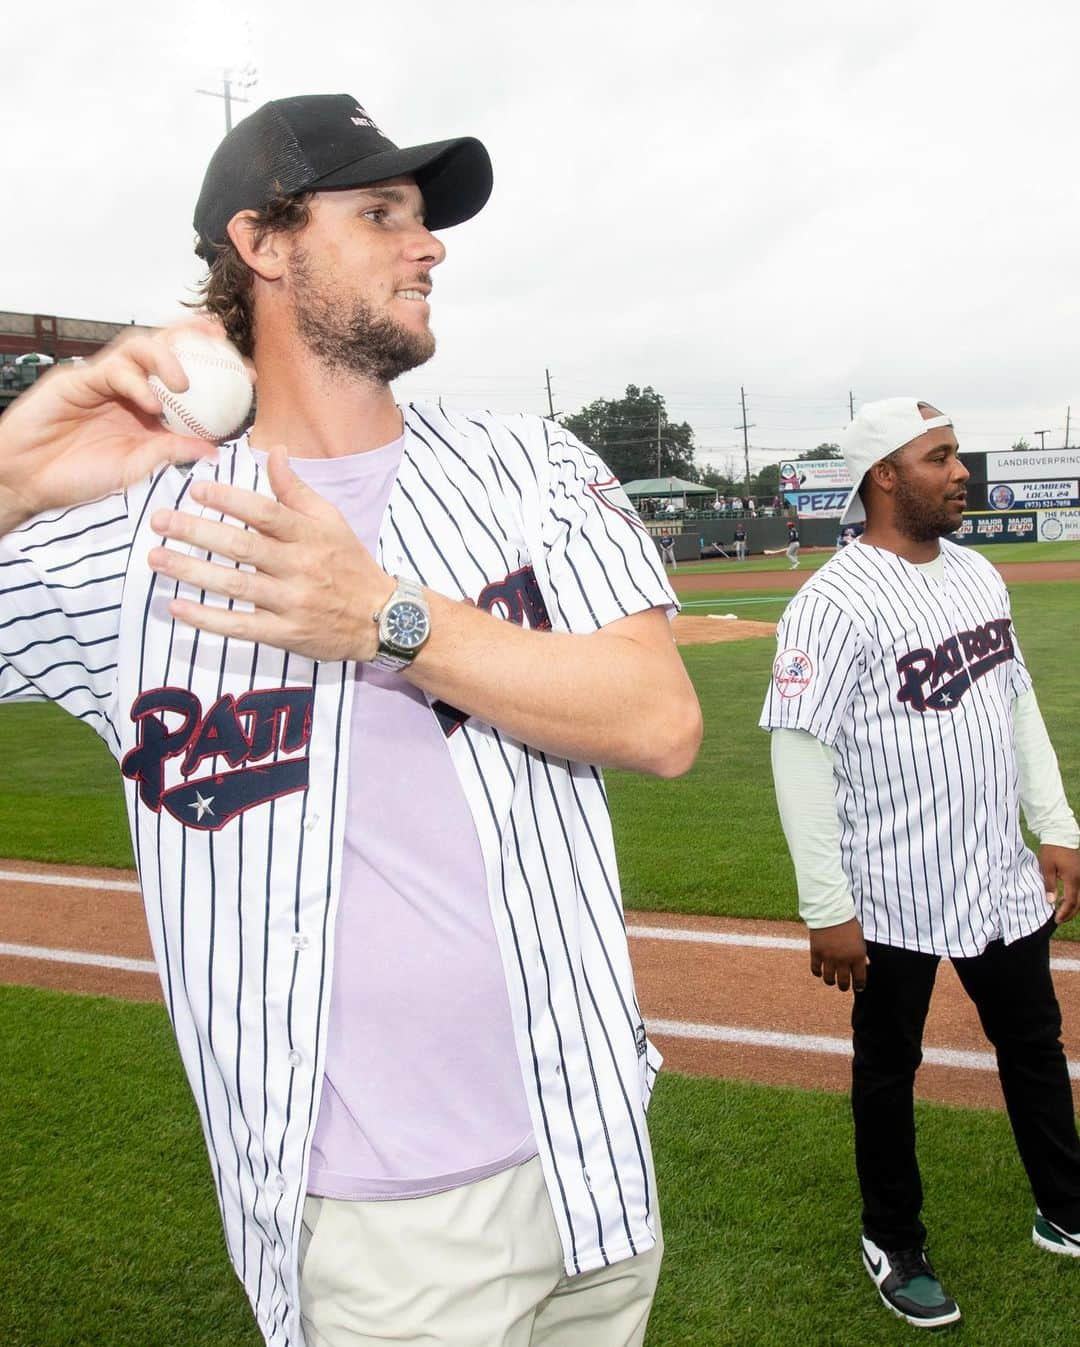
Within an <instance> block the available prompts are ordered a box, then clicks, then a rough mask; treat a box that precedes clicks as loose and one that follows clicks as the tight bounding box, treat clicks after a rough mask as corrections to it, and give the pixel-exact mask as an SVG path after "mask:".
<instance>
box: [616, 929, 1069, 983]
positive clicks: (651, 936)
mask: <svg viewBox="0 0 1080 1347" xmlns="http://www.w3.org/2000/svg"><path fill="white" fill-rule="evenodd" d="M626 931H627V934H628V935H631V936H637V937H638V939H640V940H675V941H685V942H686V943H688V944H691V945H743V946H749V947H750V948H751V949H799V950H805V949H806V947H807V946H806V941H805V940H803V939H799V938H798V937H797V936H790V935H751V934H750V933H749V932H745V931H688V930H686V929H685V928H683V927H680V926H631V925H629V924H628V925H627V927H626ZM1050 967H1051V968H1053V969H1054V971H1055V972H1058V973H1080V959H1069V958H1066V957H1064V956H1061V955H1055V956H1054V957H1053V958H1051V960H1050Z"/></svg>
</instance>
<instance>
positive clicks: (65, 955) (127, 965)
mask: <svg viewBox="0 0 1080 1347" xmlns="http://www.w3.org/2000/svg"><path fill="white" fill-rule="evenodd" d="M4 955H7V956H8V957H9V958H12V959H46V960H48V961H49V962H50V963H74V964H82V965H87V966H89V967H90V968H119V969H120V970H121V971H122V972H125V973H156V972H157V965H156V964H155V963H154V961H153V959H125V958H123V957H122V956H121V955H119V954H90V953H88V952H87V951H86V950H81V949H46V948H45V946H44V945H5V944H0V956H4Z"/></svg>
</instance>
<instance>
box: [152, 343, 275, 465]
mask: <svg viewBox="0 0 1080 1347" xmlns="http://www.w3.org/2000/svg"><path fill="white" fill-rule="evenodd" d="M170 346H171V349H172V350H173V352H174V353H175V355H176V357H177V359H178V360H179V361H180V363H181V365H183V367H184V373H185V374H186V375H187V377H188V387H187V390H186V391H185V392H183V393H174V392H173V391H172V389H170V388H166V387H165V385H164V384H163V383H162V382H161V380H160V379H159V378H158V377H157V375H156V374H152V375H151V376H150V380H149V382H150V386H151V388H153V390H154V392H155V393H156V394H157V397H158V400H159V401H160V403H161V421H162V424H163V425H165V426H167V427H168V428H169V429H170V430H172V431H175V433H176V434H177V435H190V436H192V437H194V438H195V439H200V440H213V441H214V443H215V444H220V443H221V442H222V441H223V440H227V439H229V438H230V437H231V436H232V435H234V434H235V433H236V432H237V431H238V430H239V429H240V428H241V427H242V426H243V424H244V422H245V420H246V419H247V414H248V412H249V411H250V410H251V398H252V387H251V378H250V376H249V375H248V372H247V368H246V367H245V365H244V362H243V360H242V359H241V357H240V352H239V351H238V350H237V349H236V347H235V346H233V345H232V343H231V342H228V341H225V339H224V338H221V339H218V338H216V337H206V336H203V334H202V333H199V332H192V333H180V334H179V335H178V336H177V337H176V338H175V339H174V340H173V341H172V342H171V343H170Z"/></svg>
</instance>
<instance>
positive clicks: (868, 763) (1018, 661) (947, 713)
mask: <svg viewBox="0 0 1080 1347" xmlns="http://www.w3.org/2000/svg"><path fill="white" fill-rule="evenodd" d="M941 548H942V553H943V569H942V572H941V576H940V579H936V578H934V577H933V576H931V575H928V574H927V573H926V572H925V571H923V570H921V569H920V568H919V567H917V566H912V565H910V564H909V563H908V562H906V561H904V560H903V559H902V558H901V557H898V556H896V555H895V553H892V552H889V551H886V550H884V549H882V548H878V547H871V546H868V545H867V544H865V543H863V542H861V541H858V542H855V543H852V544H851V545H850V546H849V547H846V548H844V550H843V551H842V552H838V553H837V554H836V555H835V556H834V557H832V558H831V559H830V560H829V562H828V563H827V564H826V565H825V566H823V567H822V568H821V570H820V571H818V572H817V574H816V575H814V576H813V577H812V578H811V579H810V580H808V581H807V582H806V584H805V585H803V587H802V589H800V590H799V592H798V594H796V596H795V597H794V598H793V599H792V601H791V603H790V604H789V605H788V607H787V609H786V611H785V613H784V616H783V618H782V619H781V622H780V625H779V628H778V630H777V648H778V650H779V654H778V656H777V659H776V663H775V665H774V667H773V679H772V682H771V684H770V687H769V692H768V695H767V697H766V700H765V706H764V710H763V711H762V715H761V721H760V723H761V725H762V726H763V727H764V728H766V729H796V730H806V731H808V732H809V733H810V734H812V735H814V736H815V737H816V738H818V739H821V740H822V741H823V742H825V743H827V744H831V745H832V746H833V747H834V748H835V750H836V757H835V767H834V774H835V790H836V802H837V809H838V812H839V815H840V824H841V853H842V855H841V858H842V862H843V867H844V871H845V873H846V874H847V877H848V880H849V881H850V883H851V887H852V892H853V894H854V898H855V904H856V910H857V913H858V916H859V920H860V921H861V923H862V927H863V932H864V934H865V935H866V937H867V939H870V940H875V941H878V942H880V943H882V944H886V945H897V946H901V947H902V948H905V949H915V950H921V951H923V952H924V953H933V954H942V955H954V956H959V957H969V956H972V955H976V954H980V953H982V951H983V950H984V949H985V948H986V946H987V944H988V943H989V941H991V940H993V939H996V938H1000V937H1003V938H1004V939H1005V941H1006V942H1012V941H1014V940H1017V939H1019V938H1020V937H1021V936H1025V935H1030V934H1031V933H1032V932H1034V931H1036V930H1038V929H1040V928H1041V927H1042V926H1043V925H1044V924H1045V923H1046V921H1047V919H1048V916H1049V908H1048V907H1047V904H1046V899H1045V896H1044V892H1043V882H1042V876H1041V873H1040V871H1039V866H1038V862H1037V861H1036V859H1035V857H1034V855H1033V854H1032V853H1031V851H1030V850H1029V849H1028V847H1027V846H1026V845H1025V844H1024V840H1023V837H1022V835H1021V831H1020V807H1019V791H1018V778H1017V769H1016V755H1015V752H1014V749H1013V729H1012V706H1013V701H1014V700H1015V698H1016V697H1018V696H1019V695H1020V694H1021V693H1023V692H1026V691H1027V690H1028V689H1029V688H1030V687H1031V679H1030V678H1029V676H1028V672H1027V669H1026V668H1025V667H1024V662H1023V657H1022V656H1021V654H1020V649H1019V647H1018V645H1017V643H1016V638H1015V636H1014V634H1013V631H1012V622H1011V617H1010V610H1009V596H1008V593H1007V591H1006V589H1005V585H1004V583H1003V582H1002V580H1001V577H1000V575H999V574H998V572H997V571H996V570H995V569H994V567H993V566H991V565H990V563H989V562H988V561H986V560H985V559H984V558H983V557H981V556H979V555H978V553H977V552H974V551H970V550H968V549H966V548H963V547H958V546H957V545H956V544H955V543H950V542H948V541H947V540H943V541H942V544H941Z"/></svg>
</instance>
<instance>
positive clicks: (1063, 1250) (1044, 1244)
mask: <svg viewBox="0 0 1080 1347" xmlns="http://www.w3.org/2000/svg"><path fill="white" fill-rule="evenodd" d="M1031 1242H1032V1244H1036V1245H1038V1247H1039V1248H1040V1249H1045V1250H1046V1252H1047V1253H1056V1254H1060V1255H1062V1256H1064V1257H1065V1258H1080V1244H1059V1243H1058V1242H1057V1241H1056V1240H1052V1239H1047V1238H1046V1236H1045V1235H1040V1234H1039V1230H1038V1227H1037V1226H1032V1227H1031Z"/></svg>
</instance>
